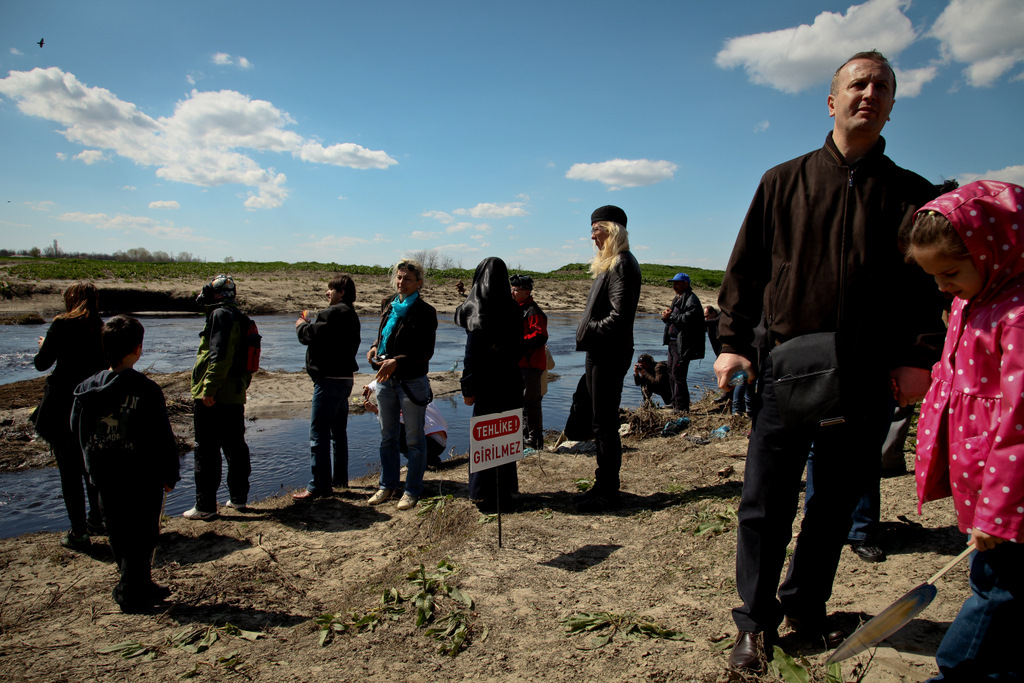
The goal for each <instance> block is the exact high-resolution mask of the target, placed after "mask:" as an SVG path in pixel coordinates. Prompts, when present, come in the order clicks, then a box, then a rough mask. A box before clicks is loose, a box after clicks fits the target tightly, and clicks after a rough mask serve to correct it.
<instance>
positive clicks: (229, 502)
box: [224, 500, 249, 512]
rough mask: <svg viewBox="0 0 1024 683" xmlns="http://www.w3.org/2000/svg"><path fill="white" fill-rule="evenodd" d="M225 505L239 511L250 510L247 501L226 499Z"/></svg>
mask: <svg viewBox="0 0 1024 683" xmlns="http://www.w3.org/2000/svg"><path fill="white" fill-rule="evenodd" d="M224 507H226V508H231V509H232V510H235V511H237V512H248V511H249V507H248V506H247V505H246V504H245V503H236V502H235V501H233V500H227V501H224Z"/></svg>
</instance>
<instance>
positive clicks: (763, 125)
mask: <svg viewBox="0 0 1024 683" xmlns="http://www.w3.org/2000/svg"><path fill="white" fill-rule="evenodd" d="M771 125H772V124H771V123H770V122H769V121H760V122H758V124H757V125H756V126H754V132H755V133H763V132H765V131H766V130H768V127H769V126H771Z"/></svg>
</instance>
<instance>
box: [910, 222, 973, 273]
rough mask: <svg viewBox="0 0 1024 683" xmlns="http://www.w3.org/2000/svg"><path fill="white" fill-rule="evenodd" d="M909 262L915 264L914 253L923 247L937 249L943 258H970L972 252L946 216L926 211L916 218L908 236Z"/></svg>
mask: <svg viewBox="0 0 1024 683" xmlns="http://www.w3.org/2000/svg"><path fill="white" fill-rule="evenodd" d="M906 241H907V261H908V262H910V263H914V251H915V250H917V249H920V248H921V247H935V248H937V249H938V250H939V252H940V253H941V254H942V255H943V256H948V257H949V258H955V259H961V258H970V256H971V252H970V251H968V250H967V245H966V244H964V241H963V240H962V239H960V235H958V234H957V232H956V228H954V227H953V224H952V223H950V222H949V221H948V220H947V219H946V217H945V216H943V215H941V214H938V213H935V212H934V211H926V212H923V213H919V214H918V215H917V216H916V217H915V218H914V225H913V227H911V228H910V232H909V233H908V234H907V240H906Z"/></svg>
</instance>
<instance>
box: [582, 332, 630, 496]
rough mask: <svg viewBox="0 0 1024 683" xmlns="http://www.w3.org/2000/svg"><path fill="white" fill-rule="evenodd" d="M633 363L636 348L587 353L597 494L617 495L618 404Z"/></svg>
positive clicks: (620, 459)
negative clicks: (623, 384) (595, 457)
mask: <svg viewBox="0 0 1024 683" xmlns="http://www.w3.org/2000/svg"><path fill="white" fill-rule="evenodd" d="M632 360H633V349H632V348H629V349H614V350H607V351H601V352H600V353H595V352H592V351H588V352H587V360H586V365H585V368H586V371H585V375H584V377H585V378H586V384H587V392H588V393H589V394H590V409H591V415H592V419H591V425H590V426H591V432H592V433H593V435H594V440H595V441H597V470H596V471H595V472H594V487H593V488H594V491H595V493H601V494H617V493H618V491H619V470H620V469H621V468H622V440H621V438H620V437H619V403H620V402H621V401H622V382H623V380H624V379H625V377H626V373H627V372H628V371H629V367H630V362H631V361H632Z"/></svg>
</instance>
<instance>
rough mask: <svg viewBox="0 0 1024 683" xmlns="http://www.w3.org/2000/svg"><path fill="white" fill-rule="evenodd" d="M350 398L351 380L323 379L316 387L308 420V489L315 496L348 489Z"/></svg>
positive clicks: (314, 387)
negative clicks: (332, 462)
mask: <svg viewBox="0 0 1024 683" xmlns="http://www.w3.org/2000/svg"><path fill="white" fill-rule="evenodd" d="M351 395H352V379H351V378H346V379H330V378H323V379H321V380H319V381H318V382H316V383H314V384H313V408H312V411H311V413H310V418H309V452H310V465H311V467H312V470H313V479H312V480H310V482H309V486H307V487H306V490H308V491H309V492H310V493H312V494H313V495H316V496H325V495H327V494H329V493H330V492H331V491H332V489H333V487H334V486H348V397H349V396H351ZM332 447H333V448H334V475H333V476H331V448H332Z"/></svg>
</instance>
